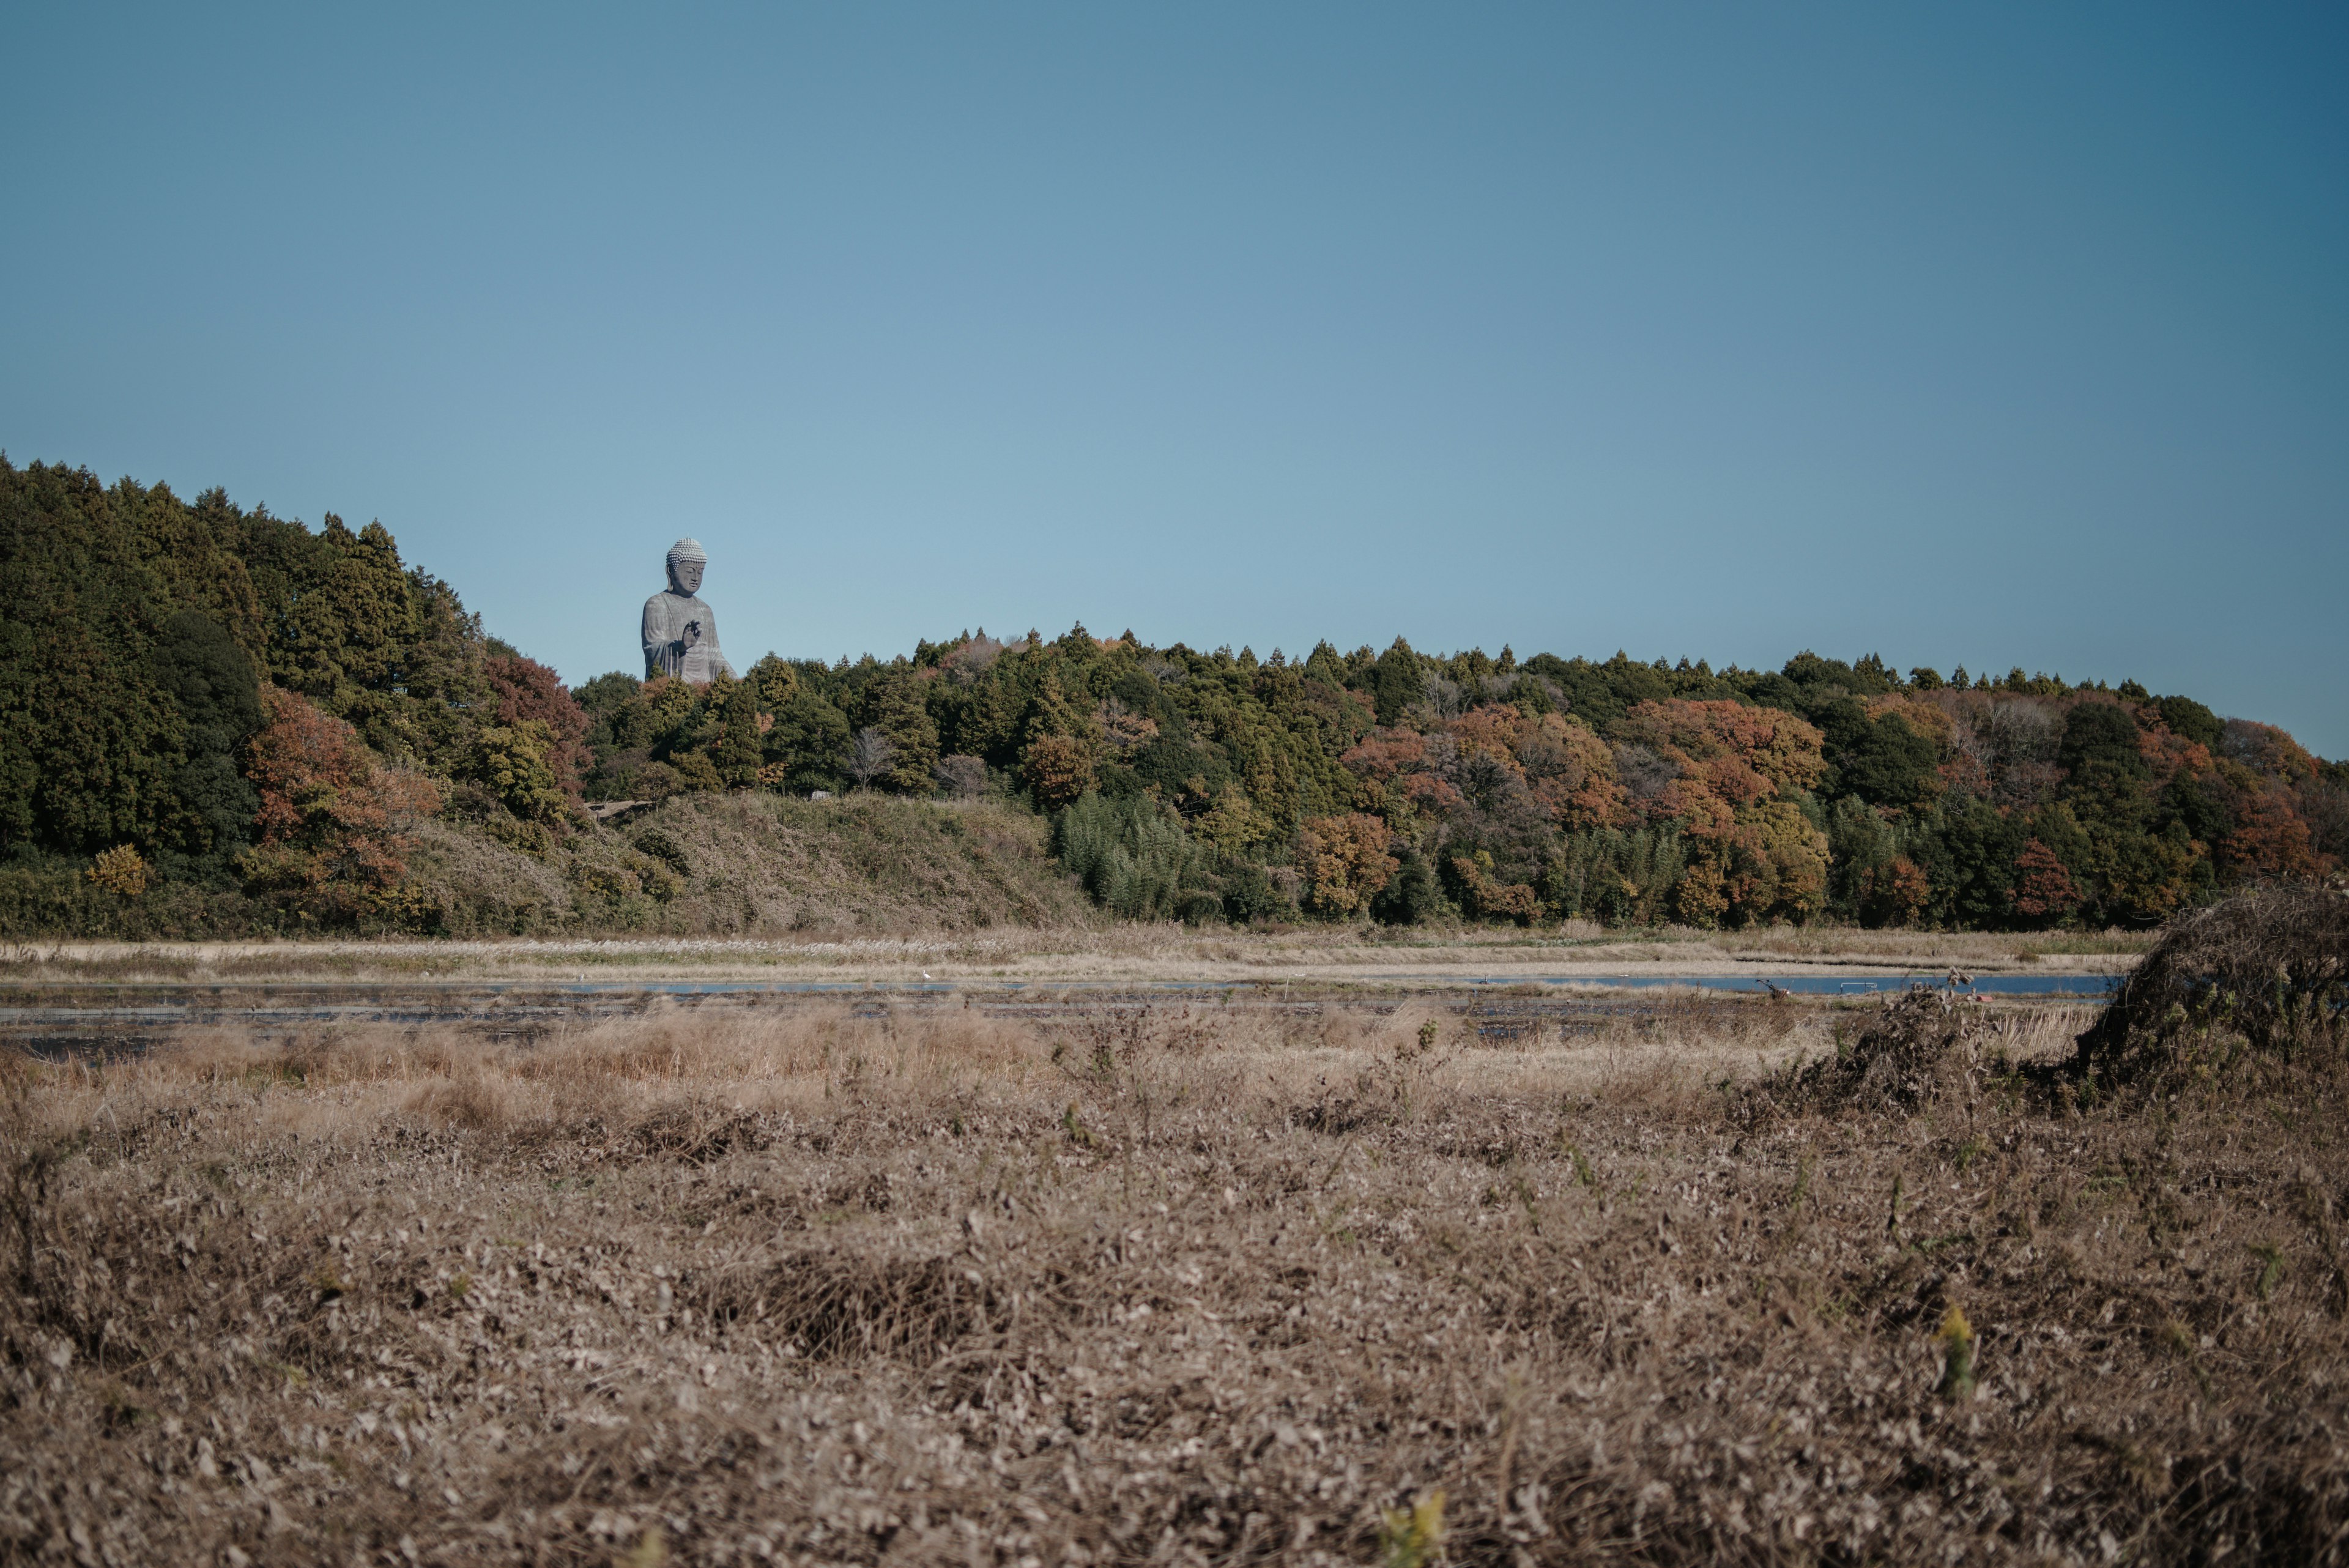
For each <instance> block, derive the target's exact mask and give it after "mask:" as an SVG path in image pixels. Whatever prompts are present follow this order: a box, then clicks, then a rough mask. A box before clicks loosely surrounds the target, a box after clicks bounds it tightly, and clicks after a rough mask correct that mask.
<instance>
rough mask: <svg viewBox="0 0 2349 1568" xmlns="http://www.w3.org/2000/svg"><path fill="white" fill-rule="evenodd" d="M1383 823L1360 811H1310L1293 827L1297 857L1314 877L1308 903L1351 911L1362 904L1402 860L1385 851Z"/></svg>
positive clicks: (1328, 910)
mask: <svg viewBox="0 0 2349 1568" xmlns="http://www.w3.org/2000/svg"><path fill="white" fill-rule="evenodd" d="M1387 837H1388V834H1387V825H1386V823H1385V822H1384V821H1383V820H1382V819H1381V818H1379V817H1375V816H1371V815H1369V814H1367V813H1364V812H1359V811H1357V812H1350V813H1348V814H1347V815H1344V816H1309V817H1307V818H1306V819H1305V821H1304V822H1303V823H1302V824H1300V825H1299V827H1298V830H1297V861H1298V865H1299V867H1302V868H1303V869H1304V872H1305V874H1306V876H1307V877H1310V878H1311V879H1312V883H1313V894H1312V898H1313V907H1314V908H1315V909H1319V910H1320V911H1321V912H1322V913H1324V914H1329V915H1340V916H1343V915H1351V914H1353V913H1355V912H1356V911H1358V910H1360V909H1364V908H1367V907H1368V906H1369V904H1370V901H1371V899H1372V898H1376V897H1377V896H1378V892H1379V889H1380V888H1383V887H1385V886H1386V885H1387V878H1389V877H1392V876H1393V875H1394V874H1395V870H1396V868H1397V867H1398V866H1399V865H1400V864H1401V862H1399V861H1397V860H1396V859H1395V858H1394V857H1392V855H1389V854H1388V853H1387Z"/></svg>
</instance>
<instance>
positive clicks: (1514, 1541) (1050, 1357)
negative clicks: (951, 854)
mask: <svg viewBox="0 0 2349 1568" xmlns="http://www.w3.org/2000/svg"><path fill="white" fill-rule="evenodd" d="M1933 1005H1935V1006H1938V1005H1939V1004H1938V1003H1935V1004H1933ZM1922 1015H1923V1014H1921V1013H1920V1016H1922ZM1883 1016H1884V1015H1883V1014H1882V1013H1880V1012H1878V1010H1877V1009H1876V1008H1874V1007H1872V1006H1871V1007H1867V1008H1860V1007H1840V1006H1826V1005H1806V1004H1803V1003H1798V1002H1781V1003H1775V1004H1774V1003H1770V1002H1761V1001H1754V1000H1750V999H1734V998H1715V999H1713V1000H1710V1001H1707V1000H1702V999H1694V998H1689V999H1682V1000H1677V1001H1673V1002H1669V1003H1667V1004H1664V1005H1661V1006H1660V1007H1658V1008H1655V1009H1651V1010H1649V1011H1647V1012H1636V1013H1635V1012H1627V1013H1626V1014H1625V1015H1624V1016H1623V1017H1621V1018H1620V1019H1619V1020H1617V1021H1615V1022H1614V1023H1609V1024H1606V1025H1604V1026H1602V1027H1599V1028H1597V1029H1595V1030H1590V1029H1585V1030H1580V1031H1578V1032H1573V1033H1562V1032H1561V1031H1560V1029H1559V1028H1558V1027H1557V1026H1556V1025H1544V1026H1540V1027H1537V1028H1536V1029H1534V1030H1533V1031H1532V1032H1530V1033H1514V1034H1492V1033H1480V1032H1478V1030H1477V1029H1476V1028H1475V1027H1474V1026H1473V1025H1472V1024H1471V1023H1466V1022H1464V1020H1463V1019H1462V1018H1461V1017H1460V1016H1459V1015H1457V1014H1456V1013H1454V1012H1449V1011H1444V1010H1441V1009H1434V1008H1428V1007H1422V1006H1419V1005H1417V1004H1414V1003H1409V1002H1406V1004H1405V1005H1403V1006H1402V1008H1400V1009H1398V1010H1396V1011H1392V1012H1372V1011H1369V1010H1360V1011H1350V1010H1348V1009H1347V1008H1344V1007H1341V1006H1333V1007H1330V1008H1328V1009H1323V1010H1313V1009H1304V1010H1288V1011H1276V1010H1271V1009H1252V1008H1250V1007H1247V1006H1245V1005H1231V1006H1220V1007H1218V1006H1206V1007H1198V1006H1188V1007H1186V1006H1181V1005H1175V1006H1170V1007H1160V1008H1156V1009H1151V1010H1142V1009H1130V1008H1112V1007H1104V1008H1098V1009H1092V1010H1083V1009H1071V1010H1066V1011H1062V1012H1052V1013H1047V1014H1043V1015H1040V1017H1039V1018H1037V1019H1035V1020H1033V1021H1009V1020H1003V1019H998V1018H991V1017H989V1016H988V1015H987V1014H986V1013H985V1012H983V1011H981V1010H978V1009H968V1010H964V1009H960V1008H957V1007H955V1006H951V1005H949V1006H947V1007H944V1008H934V1009H930V1010H927V1011H921V1012H915V1011H910V1010H904V1011H899V1012H889V1011H888V1010H887V1009H886V1008H878V1009H873V1010H870V1011H868V1012H865V1013H862V1014H860V1013H858V1012H851V1011H849V1010H848V1009H846V1008H845V1007H842V1006H836V1005H831V1004H815V1003H810V1004H807V1005H803V1006H771V1007H762V1008H755V1009H738V1010H734V1011H731V1012H719V1011H713V1010H707V1009H704V1010H697V1009H693V1008H678V1009H673V1010H670V1011H666V1012H652V1013H649V1014H647V1015H645V1016H642V1017H638V1018H632V1019H626V1020H620V1021H614V1022H607V1023H599V1024H595V1025H593V1026H581V1027H577V1028H574V1029H570V1030H564V1031H558V1032H556V1033H552V1034H549V1035H547V1036H545V1037H543V1038H540V1039H538V1040H535V1041H533V1042H530V1043H521V1042H506V1043H498V1042H494V1041H491V1040H487V1039H484V1038H481V1037H477V1036H473V1035H468V1034H464V1033H459V1032H455V1031H450V1030H441V1031H431V1030H427V1031H418V1032H398V1031H391V1030H377V1031H368V1030H364V1029H355V1030H350V1031H345V1032H340V1033H319V1034H316V1035H315V1036H308V1037H300V1038H293V1039H288V1040H284V1041H280V1042H278V1043H275V1044H269V1045H266V1046H264V1045H258V1044H254V1043H253V1042H252V1041H250V1040H249V1039H245V1038H242V1037H238V1036H234V1035H222V1036H217V1037H200V1036H191V1037H187V1038H183V1039H180V1040H178V1041H175V1042H173V1043H172V1044H170V1045H168V1046H166V1047H164V1048H161V1049H158V1050H155V1051H153V1052H150V1053H148V1054H144V1055H141V1056H139V1057H136V1058H132V1059H127V1060H119V1061H115V1062H111V1063H108V1064H91V1063H87V1062H83V1063H70V1064H52V1063H43V1062H38V1061H35V1060H32V1059H29V1058H26V1057H23V1056H12V1057H10V1058H7V1059H6V1062H5V1106H0V1157H5V1158H0V1166H4V1167H5V1168H4V1169H0V1182H5V1187H0V1199H5V1212H0V1269H5V1274H6V1282H5V1293H0V1452H5V1454H6V1455H7V1456H8V1458H7V1459H6V1461H5V1464H0V1559H5V1560H8V1561H27V1562H31V1561H38V1562H45V1563H46V1562H60V1563H63V1562H74V1563H113V1564H121V1563H164V1562H169V1563H229V1564H237V1565H243V1564H246V1563H388V1564H402V1563H595V1564H605V1563H622V1564H636V1565H645V1564H652V1563H661V1562H665V1561H667V1562H677V1563H687V1562H690V1563H765V1562H769V1561H777V1562H794V1563H880V1562H903V1563H930V1562H936V1563H980V1564H987V1563H1001V1564H1005V1565H1007V1568H1056V1565H1059V1564H1063V1563H1081V1564H1093V1563H1143V1562H1182V1563H1261V1562H1272V1561H1280V1562H1318V1561H1328V1562H1345V1563H1388V1564H1393V1565H1397V1568H1423V1565H1426V1564H1432V1563H1438V1562H1451V1563H1529V1562H1530V1563H1565V1562H1587V1561H1623V1562H1636V1563H1665V1562H1672V1563H1679V1562H1700V1561H1710V1562H1730V1563H1857V1562H1928V1561H1930V1562H1951V1563H1954V1562H1961V1561H2018V1562H2033V1563H2036V1562H2086V1563H2106V1562H2112V1561H2127V1562H2146V1563H2152V1562H2215V1561H2219V1560H2221V1559H2226V1560H2229V1561H2254V1560H2278V1559H2289V1560H2296V1561H2309V1560H2322V1561H2331V1560H2333V1559H2334V1558H2337V1557H2338V1556H2339V1554H2340V1552H2341V1542H2342V1540H2343V1536H2344V1530H2349V1354H2344V1353H2349V1327H2344V1310H2349V1272H2344V1270H2349V1257H2344V1250H2343V1249H2344V1227H2349V1215H2344V1211H2343V1205H2344V1199H2349V1158H2344V1150H2343V1147H2342V1144H2341V1140H2340V1138H2339V1137H2338V1136H2337V1129H2339V1128H2340V1127H2342V1126H2343V1125H2344V1118H2343V1110H2344V1105H2343V1096H2342V1094H2341V1090H2340V1081H2339V1079H2338V1077H2337V1076H2336V1075H2334V1074H2333V1071H2332V1070H2331V1066H2330V1063H2329V1058H2325V1059H2313V1058H2310V1057H2308V1056H2306V1055H2303V1056H2302V1057H2301V1058H2299V1059H2298V1060H2296V1061H2294V1062H2292V1063H2289V1064H2286V1063H2282V1062H2273V1061H2267V1060H2264V1059H2263V1060H2261V1061H2260V1062H2255V1063H2251V1064H2246V1065H2243V1066H2242V1067H2241V1070H2240V1071H2235V1072H2230V1073H2227V1074H2223V1075H2205V1076H2204V1077H2203V1078H2201V1079H2199V1080H2196V1081H2194V1082H2190V1083H2187V1084H2185V1085H2183V1086H2182V1087H2178V1088H2176V1089H2175V1091H2174V1092H2173V1091H2172V1090H2170V1089H2164V1090H2162V1091H2161V1092H2158V1093H2150V1094H2136V1095H2127V1094H2117V1095H2116V1094H2112V1093H2108V1092H2107V1093H2102V1094H2098V1093H2088V1094H2073V1093H2069V1092H2066V1093H2064V1094H2058V1095H2052V1096H2051V1095H2049V1094H2047V1093H2045V1092H2044V1090H2043V1089H2035V1088H2034V1087H2033V1078H2032V1076H2031V1075H2030V1074H2029V1073H2028V1072H2027V1071H2023V1070H2021V1068H2022V1067H2023V1065H2026V1064H2028V1063H2029V1062H2031V1061H2033V1060H2046V1059H2051V1058H2054V1057H2058V1056H2061V1055H2063V1054H2065V1053H2067V1052H2069V1050H2070V1049H2071V1044H2070V1041H2071V1036H2072V1035H2073V1034H2074V1033H2075V1032H2077V1031H2078V1030H2079V1029H2081V1028H2082V1027H2083V1026H2084V1025H2085V1023H2087V1022H2088V1021H2089V1019H2090V1017H2091V1016H2092V1014H2091V1013H2090V1012H2087V1011H2085V1010H2081V1009H2076V1008H2074V1009H2064V1008H2055V1007H2038V1008H2031V1007H2023V1006H2013V1007H1982V1008H1981V1009H1979V1011H1978V1012H1974V1013H1970V1014H1968V1018H1969V1019H1970V1020H1971V1023H1970V1025H1969V1028H1970V1033H1969V1035H1968V1038H1969V1039H1970V1040H1971V1042H1972V1044H1971V1045H1970V1046H1969V1047H1968V1048H1967V1050H1966V1051H1965V1052H1963V1053H1961V1057H1960V1058H1956V1059H1952V1060H1951V1061H1949V1062H1944V1063H1942V1064H1940V1067H1938V1068H1937V1069H1936V1072H1937V1073H1938V1076H1935V1077H1934V1078H1933V1080H1932V1082H1931V1083H1930V1085H1928V1086H1927V1088H1926V1089H1925V1090H1923V1091H1920V1092H1919V1093H1917V1094H1914V1095H1910V1096H1908V1097H1907V1098H1902V1097H1900V1096H1899V1095H1897V1094H1896V1095H1895V1096H1894V1097H1892V1098H1885V1097H1883V1096H1878V1097H1877V1098H1874V1099H1862V1098H1853V1097H1846V1098H1844V1099H1841V1100H1837V1099H1835V1098H1833V1097H1832V1096H1826V1095H1824V1094H1822V1093H1820V1092H1817V1085H1819V1084H1820V1083H1823V1082H1826V1081H1827V1080H1826V1079H1823V1078H1822V1077H1821V1076H1820V1075H1819V1074H1817V1073H1816V1072H1815V1073H1814V1074H1812V1075H1809V1076H1808V1077H1802V1076H1800V1075H1794V1074H1788V1073H1783V1072H1779V1071H1778V1069H1780V1068H1782V1067H1784V1066H1785V1064H1787V1063H1789V1062H1790V1061H1792V1060H1793V1059H1795V1058H1796V1057H1800V1056H1808V1057H1809V1058H1812V1059H1814V1060H1818V1059H1826V1060H1832V1059H1834V1058H1835V1057H1836V1055H1837V1052H1838V1049H1842V1050H1845V1051H1847V1052H1848V1051H1849V1050H1850V1048H1851V1047H1852V1045H1853V1043H1854V1041H1855V1039H1856V1038H1857V1037H1859V1036H1860V1034H1861V1032H1862V1031H1864V1030H1865V1029H1867V1028H1868V1026H1869V1025H1870V1024H1871V1023H1875V1022H1878V1021H1880V1019H1881V1018H1882V1017H1883ZM1832 1076H1833V1075H1832V1074H1831V1073H1830V1074H1829V1075H1828V1077H1829V1078H1832ZM1804 1085H1810V1087H1809V1088H1807V1089H1806V1088H1805V1087H1804ZM1876 1086H1877V1087H1878V1088H1879V1089H1880V1088H1882V1087H1883V1085H1881V1084H1878V1085H1876ZM1895 1087H1896V1088H1897V1087H1898V1085H1896V1086H1895Z"/></svg>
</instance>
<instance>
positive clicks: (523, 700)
mask: <svg viewBox="0 0 2349 1568" xmlns="http://www.w3.org/2000/svg"><path fill="white" fill-rule="evenodd" d="M481 668H482V672H483V673H484V674H486V675H487V676H488V677H489V680H490V690H491V691H492V692H494V693H495V694H496V696H497V700H498V723H499V724H500V725H501V726H502V727H503V728H506V729H509V730H511V729H514V728H516V727H518V726H519V725H521V724H522V723H523V721H525V720H529V719H535V720H537V721H538V722H540V723H542V724H544V725H545V726H546V730H547V733H549V734H551V735H553V736H554V745H553V746H551V747H549V748H548V749H547V753H546V760H547V763H548V764H549V765H550V766H552V767H553V768H554V782H555V783H556V784H560V785H561V786H562V787H563V792H564V794H567V795H569V796H571V797H572V798H573V799H574V800H576V799H578V798H579V788H580V786H579V771H580V769H581V768H582V767H583V766H584V765H585V763H586V762H587V761H588V757H587V712H586V710H585V709H583V708H581V707H580V706H579V704H578V703H577V702H575V701H572V697H571V692H570V690H569V688H567V687H565V686H564V684H563V680H562V678H561V677H559V676H557V675H556V674H555V673H554V670H549V669H548V668H547V667H546V666H545V665H543V664H541V663H540V662H539V661H538V660H537V659H526V658H524V657H523V655H521V654H519V653H500V654H492V655H491V656H490V658H489V659H487V660H486V661H484V663H483V664H482V667H481Z"/></svg>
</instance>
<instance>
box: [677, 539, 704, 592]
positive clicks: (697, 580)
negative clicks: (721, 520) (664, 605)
mask: <svg viewBox="0 0 2349 1568" xmlns="http://www.w3.org/2000/svg"><path fill="white" fill-rule="evenodd" d="M707 566H709V553H708V552H707V551H705V550H703V549H702V547H701V541H699V540H698V539H679V540H678V542H677V543H676V544H674V545H670V546H669V547H668V586H669V587H670V589H671V590H672V591H674V592H677V593H680V594H694V593H698V592H699V591H700V589H701V574H702V571H703V569H704V568H706V567H707Z"/></svg>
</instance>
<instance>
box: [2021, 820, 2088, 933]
mask: <svg viewBox="0 0 2349 1568" xmlns="http://www.w3.org/2000/svg"><path fill="white" fill-rule="evenodd" d="M2014 870H2015V877H2014V908H2015V912H2016V913H2018V914H2021V915H2023V916H2026V917H2028V918H2029V919H2034V920H2045V921H2048V922H2050V923H2053V922H2054V921H2056V920H2060V919H2063V918H2064V916H2066V915H2069V914H2070V913H2071V912H2072V911H2073V910H2075V909H2078V908H2079V907H2080V889H2079V888H2077V887H2076V886H2075V885H2074V883H2073V881H2072V874H2071V873H2070V872H2069V871H2066V870H2065V869H2064V862H2062V861H2061V860H2058V859H2057V858H2056V857H2055V852H2054V850H2053V849H2050V848H2048V847H2047V846H2045V845H2044V844H2042V843H2040V842H2039V840H2037V839H2036V838H2034V839H2033V840H2032V841H2031V842H2030V843H2028V844H2026V845H2024V846H2023V853H2022V854H2020V855H2018V856H2016V857H2014Z"/></svg>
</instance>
